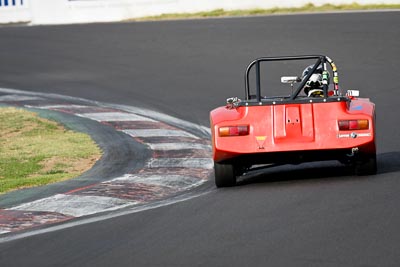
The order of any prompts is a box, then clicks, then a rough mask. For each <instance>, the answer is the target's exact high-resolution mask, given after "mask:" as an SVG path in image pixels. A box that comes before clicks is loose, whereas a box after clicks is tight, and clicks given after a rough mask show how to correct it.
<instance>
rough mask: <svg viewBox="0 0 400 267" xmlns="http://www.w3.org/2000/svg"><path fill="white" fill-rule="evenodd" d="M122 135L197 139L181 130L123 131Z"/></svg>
mask: <svg viewBox="0 0 400 267" xmlns="http://www.w3.org/2000/svg"><path fill="white" fill-rule="evenodd" d="M123 132H124V133H126V134H128V135H130V136H132V137H168V136H180V137H191V138H194V139H199V138H198V137H197V136H195V135H193V134H191V133H188V132H185V131H182V130H166V129H137V130H123Z"/></svg>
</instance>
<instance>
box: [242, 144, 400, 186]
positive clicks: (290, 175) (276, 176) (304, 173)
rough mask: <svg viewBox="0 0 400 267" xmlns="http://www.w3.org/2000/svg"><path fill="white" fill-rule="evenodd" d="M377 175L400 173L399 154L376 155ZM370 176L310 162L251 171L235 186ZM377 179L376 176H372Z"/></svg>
mask: <svg viewBox="0 0 400 267" xmlns="http://www.w3.org/2000/svg"><path fill="white" fill-rule="evenodd" d="M377 161H378V162H377V163H378V173H377V175H378V176H379V175H380V174H385V173H394V172H400V152H388V153H382V154H378V155H377ZM349 177H352V179H354V178H358V179H359V178H361V179H364V178H365V177H371V176H355V175H354V171H353V169H352V168H351V167H349V166H346V165H343V164H341V163H339V162H336V161H328V162H312V163H303V164H299V165H280V166H272V167H267V168H264V169H260V170H254V171H251V172H249V173H247V174H245V175H243V176H240V177H238V181H237V185H238V186H243V185H248V184H254V183H273V182H283V181H301V180H312V179H327V178H331V179H330V180H332V179H344V178H346V179H348V178H349ZM374 177H377V176H374Z"/></svg>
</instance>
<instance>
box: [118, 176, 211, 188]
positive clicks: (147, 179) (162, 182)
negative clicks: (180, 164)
mask: <svg viewBox="0 0 400 267" xmlns="http://www.w3.org/2000/svg"><path fill="white" fill-rule="evenodd" d="M111 182H122V183H125V182H126V183H141V184H149V185H159V186H166V187H172V188H179V189H182V190H186V189H188V188H191V187H196V186H199V185H201V184H203V183H204V182H205V180H203V179H199V178H197V177H190V176H184V175H173V174H172V175H169V174H166V175H148V176H144V175H134V174H126V175H124V176H122V177H118V178H115V179H113V180H111Z"/></svg>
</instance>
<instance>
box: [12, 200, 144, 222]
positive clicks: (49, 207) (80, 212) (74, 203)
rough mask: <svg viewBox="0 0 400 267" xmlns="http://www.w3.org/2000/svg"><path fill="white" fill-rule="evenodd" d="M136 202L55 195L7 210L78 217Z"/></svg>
mask: <svg viewBox="0 0 400 267" xmlns="http://www.w3.org/2000/svg"><path fill="white" fill-rule="evenodd" d="M137 203H138V202H135V201H127V200H122V199H118V198H111V197H100V196H79V195H64V194H57V195H54V196H51V197H48V198H42V199H39V200H36V201H33V202H29V203H24V204H22V205H19V206H16V207H13V208H10V209H8V210H24V211H46V212H57V213H61V214H64V215H70V216H74V217H80V216H84V215H90V214H95V213H99V212H104V211H112V210H116V209H121V208H124V207H128V206H132V205H136V204H137Z"/></svg>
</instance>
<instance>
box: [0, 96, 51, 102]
mask: <svg viewBox="0 0 400 267" xmlns="http://www.w3.org/2000/svg"><path fill="white" fill-rule="evenodd" d="M28 100H44V99H43V98H41V97H37V96H27V95H3V96H0V101H28Z"/></svg>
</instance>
